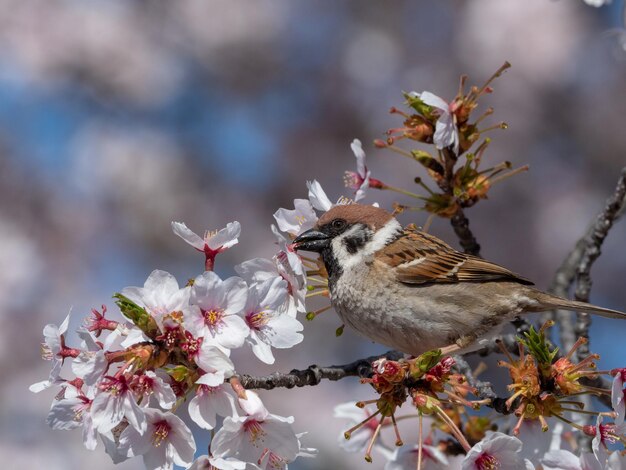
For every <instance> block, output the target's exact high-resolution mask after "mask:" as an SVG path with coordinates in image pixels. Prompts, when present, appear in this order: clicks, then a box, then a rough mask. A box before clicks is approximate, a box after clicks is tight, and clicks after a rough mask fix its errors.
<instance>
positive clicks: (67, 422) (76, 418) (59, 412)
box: [46, 385, 98, 450]
mask: <svg viewBox="0 0 626 470" xmlns="http://www.w3.org/2000/svg"><path fill="white" fill-rule="evenodd" d="M89 393H90V392H87V394H85V393H83V391H82V390H80V389H77V388H76V387H74V386H73V385H68V386H66V387H65V388H64V390H63V395H62V397H59V399H57V400H56V401H55V402H53V403H52V407H51V408H50V412H49V413H48V417H47V418H46V422H47V423H48V425H49V426H50V427H51V428H52V429H55V430H64V431H67V430H71V429H75V428H77V427H80V426H82V428H83V443H84V445H85V447H86V448H87V449H89V450H94V449H95V448H96V446H97V444H98V440H97V435H98V434H97V430H96V428H95V426H94V425H93V418H92V413H91V403H92V400H91V398H89V397H88V394H89Z"/></svg>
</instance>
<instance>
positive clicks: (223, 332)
mask: <svg viewBox="0 0 626 470" xmlns="http://www.w3.org/2000/svg"><path fill="white" fill-rule="evenodd" d="M247 297H248V287H247V286H246V283H245V282H244V280H243V279H241V278H239V277H230V278H228V279H226V280H224V281H222V280H221V279H220V278H219V276H218V275H217V274H215V273H214V272H212V271H207V272H204V273H203V274H201V275H200V276H198V277H197V278H196V279H195V281H194V285H193V287H192V288H191V307H190V308H189V309H188V310H187V311H186V312H185V327H186V328H187V329H188V330H189V331H190V332H191V333H193V335H194V336H196V337H203V338H204V343H203V344H205V345H209V344H210V345H214V346H218V347H220V348H224V349H232V348H238V347H240V346H242V345H243V343H244V342H245V339H246V337H247V336H248V334H249V333H250V329H249V328H248V326H247V325H246V322H245V321H244V319H243V318H242V317H241V314H242V313H243V310H244V307H245V305H246V299H247Z"/></svg>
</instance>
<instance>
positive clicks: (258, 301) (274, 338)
mask: <svg viewBox="0 0 626 470" xmlns="http://www.w3.org/2000/svg"><path fill="white" fill-rule="evenodd" d="M288 300H289V292H288V290H287V281H285V280H284V279H283V278H281V277H274V278H270V279H267V280H266V281H263V282H262V283H260V284H253V285H252V286H250V288H249V292H248V301H247V302H246V307H245V310H244V313H245V319H246V323H247V324H248V327H249V328H250V336H249V337H248V339H247V340H246V341H247V342H248V343H249V344H250V345H251V346H252V352H253V353H254V355H255V356H256V357H258V358H259V359H260V360H261V361H263V362H265V363H266V364H273V363H274V355H273V354H272V349H271V348H279V349H286V348H291V347H293V346H295V345H296V344H298V343H300V342H302V339H303V336H302V334H300V333H299V332H300V331H302V330H303V328H304V327H303V326H302V323H300V322H299V321H298V320H296V319H295V318H294V316H292V315H289V313H288V307H289V301H288Z"/></svg>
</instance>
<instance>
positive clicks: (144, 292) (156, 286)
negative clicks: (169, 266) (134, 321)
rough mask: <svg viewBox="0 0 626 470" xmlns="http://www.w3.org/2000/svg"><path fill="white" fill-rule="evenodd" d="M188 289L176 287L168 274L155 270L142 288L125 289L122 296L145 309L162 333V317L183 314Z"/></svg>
mask: <svg viewBox="0 0 626 470" xmlns="http://www.w3.org/2000/svg"><path fill="white" fill-rule="evenodd" d="M189 292H190V289H189V287H183V288H182V289H180V288H179V287H178V281H176V278H174V276H172V275H171V274H170V273H168V272H165V271H161V270H158V269H155V270H154V271H152V272H151V273H150V276H148V279H146V282H145V283H144V286H143V287H126V288H125V289H123V290H122V295H124V296H125V297H127V298H128V299H130V300H132V301H133V302H134V303H136V304H137V305H139V306H140V307H143V308H145V309H146V311H147V312H148V313H149V314H150V315H152V317H154V319H155V321H156V322H157V325H159V328H161V331H163V320H164V317H165V316H167V315H169V314H171V313H174V312H184V311H185V310H186V309H187V308H188V305H189Z"/></svg>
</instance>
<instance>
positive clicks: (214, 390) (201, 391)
mask: <svg viewBox="0 0 626 470" xmlns="http://www.w3.org/2000/svg"><path fill="white" fill-rule="evenodd" d="M196 384H197V388H196V396H195V397H193V398H192V399H191V401H190V402H189V416H191V419H193V420H194V422H195V423H196V424H197V425H198V426H200V427H201V428H203V429H213V428H215V424H216V421H217V415H220V416H224V417H226V416H234V415H236V414H237V413H236V411H235V399H234V398H233V396H232V395H231V394H230V393H228V392H227V391H226V388H225V387H224V385H222V384H220V385H217V386H214V387H211V386H208V385H204V384H203V383H198V382H196Z"/></svg>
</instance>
